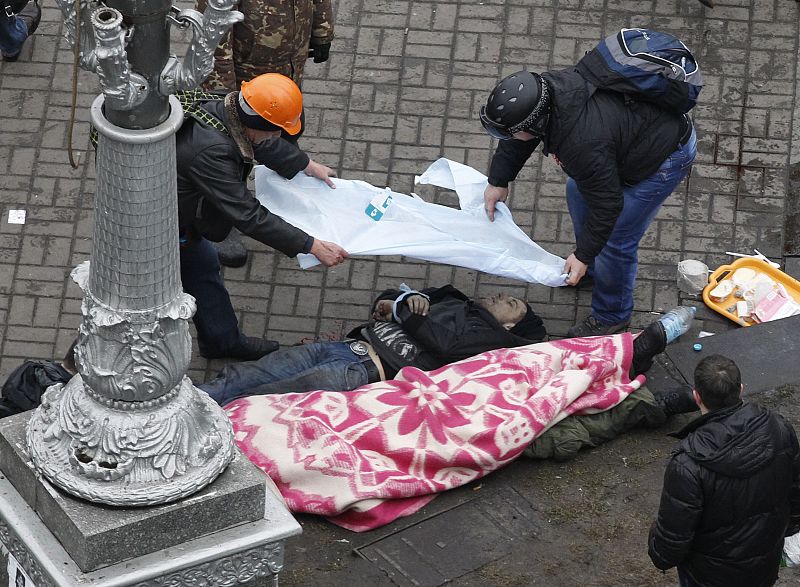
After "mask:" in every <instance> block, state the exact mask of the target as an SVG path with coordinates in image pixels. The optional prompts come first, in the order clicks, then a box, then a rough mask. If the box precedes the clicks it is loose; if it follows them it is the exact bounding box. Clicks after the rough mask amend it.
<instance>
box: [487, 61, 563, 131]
mask: <svg viewBox="0 0 800 587" xmlns="http://www.w3.org/2000/svg"><path fill="white" fill-rule="evenodd" d="M549 110H550V90H549V88H548V85H547V82H546V81H545V80H544V79H543V78H542V76H540V75H539V74H537V73H531V72H530V71H518V72H516V73H512V74H511V75H509V76H508V77H505V78H503V79H502V80H501V81H500V83H498V84H497V85H496V86H495V87H494V89H493V90H492V93H491V94H489V99H488V100H487V101H486V106H481V112H480V118H481V124H483V128H484V129H486V132H488V133H489V134H490V135H492V136H493V137H495V138H497V139H501V140H505V139H510V138H511V136H512V135H513V134H514V133H516V132H520V131H526V132H532V133H533V134H535V135H539V136H543V135H544V129H545V128H546V126H547V119H548V116H547V115H548V114H549Z"/></svg>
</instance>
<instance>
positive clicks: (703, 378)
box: [694, 355, 742, 411]
mask: <svg viewBox="0 0 800 587" xmlns="http://www.w3.org/2000/svg"><path fill="white" fill-rule="evenodd" d="M694 389H695V391H696V392H697V393H698V394H699V395H700V399H701V400H702V401H703V404H704V405H705V406H706V407H707V408H708V409H709V410H710V411H713V410H719V409H721V408H727V407H730V406H735V405H736V404H738V403H739V401H740V398H739V396H740V395H741V391H742V374H741V373H740V372H739V367H737V366H736V363H734V362H733V360H731V359H729V358H728V357H723V356H722V355H709V356H707V357H705V358H704V359H703V360H702V361H700V362H699V363H698V364H697V367H695V369H694Z"/></svg>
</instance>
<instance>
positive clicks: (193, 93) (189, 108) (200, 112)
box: [175, 88, 230, 136]
mask: <svg viewBox="0 0 800 587" xmlns="http://www.w3.org/2000/svg"><path fill="white" fill-rule="evenodd" d="M175 97H176V98H177V99H178V102H180V103H181V107H182V108H183V115H184V116H188V117H190V118H193V119H194V120H196V121H197V122H199V123H200V124H204V125H206V126H210V127H211V128H213V129H215V130H218V131H219V132H221V133H222V134H225V135H228V136H230V132H229V131H228V128H227V127H226V126H225V123H224V122H222V121H221V120H220V119H219V118H217V117H216V116H214V115H213V114H211V113H209V112H208V111H206V110H205V109H203V108H201V107H200V104H199V103H200V102H208V101H210V100H218V101H222V100H224V99H225V94H219V93H215V92H206V91H205V90H201V89H199V88H195V89H193V90H186V91H183V92H176V93H175Z"/></svg>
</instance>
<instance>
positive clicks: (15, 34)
mask: <svg viewBox="0 0 800 587" xmlns="http://www.w3.org/2000/svg"><path fill="white" fill-rule="evenodd" d="M27 38H28V27H27V26H26V25H25V22H24V21H23V20H22V19H21V18H17V16H16V15H15V16H11V17H9V16H8V15H7V14H6V13H5V10H3V8H2V7H0V52H2V53H3V55H16V54H17V53H19V52H20V50H21V49H22V44H23V43H24V42H25V39H27Z"/></svg>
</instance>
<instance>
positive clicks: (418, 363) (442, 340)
mask: <svg viewBox="0 0 800 587" xmlns="http://www.w3.org/2000/svg"><path fill="white" fill-rule="evenodd" d="M401 293H403V292H401V291H398V290H387V291H385V292H383V293H382V294H381V295H380V296H379V297H378V300H377V301H380V300H387V299H389V300H394V299H397V297H398V296H399V295H400V294H401ZM422 293H425V294H426V295H428V296H429V297H430V304H431V305H430V310H429V311H428V315H427V316H420V315H419V314H412V313H411V311H410V310H409V309H408V307H407V306H406V305H405V304H401V305H400V308H399V310H398V314H399V317H400V319H401V323H399V324H398V323H397V322H370V323H369V324H366V325H364V326H361V327H358V328H356V329H355V330H353V332H351V333H350V336H356V337H358V338H364V339H366V340H367V342H369V343H370V344H371V345H372V346H373V347H374V348H375V351H376V352H377V353H378V355H379V356H380V358H381V362H383V364H384V367H385V368H386V369H387V371H388V372H387V374H386V375H387V377H390V378H391V377H393V376H394V375H395V374H396V373H397V371H399V370H400V369H401V368H403V367H406V366H413V367H417V368H419V369H421V370H423V371H432V370H434V369H438V368H439V367H442V366H444V365H446V364H448V363H453V362H455V361H460V360H462V359H466V358H469V357H472V356H474V355H477V354H480V353H483V352H486V351H490V350H493V349H498V348H511V347H518V346H523V345H526V344H531V343H534V342H539V341H541V340H544V338H545V336H546V332H545V329H544V326H543V325H542V327H541V334H540V335H538V336H537V337H535V338H532V339H530V340H529V339H526V338H522V337H519V336H516V335H514V334H512V333H510V332H509V331H508V330H506V329H505V328H504V327H503V325H502V324H500V323H499V322H498V321H497V320H496V319H495V318H494V316H492V315H491V314H490V313H489V311H488V310H486V309H485V308H483V306H480V305H479V304H477V303H475V302H474V301H472V300H470V299H469V298H468V297H467V296H466V295H464V294H463V293H461V292H460V291H459V290H457V289H456V288H454V287H453V286H452V285H445V286H444V287H439V288H429V289H424V290H422Z"/></svg>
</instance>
